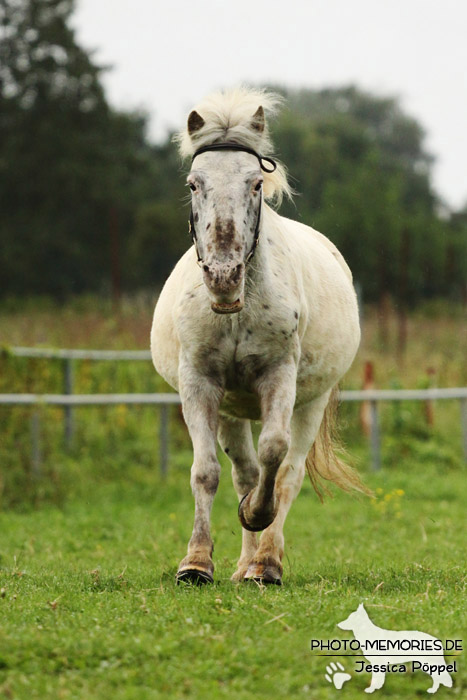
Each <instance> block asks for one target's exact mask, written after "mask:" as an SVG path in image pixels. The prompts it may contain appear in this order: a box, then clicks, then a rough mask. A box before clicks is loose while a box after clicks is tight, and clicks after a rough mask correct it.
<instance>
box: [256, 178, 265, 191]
mask: <svg viewBox="0 0 467 700" xmlns="http://www.w3.org/2000/svg"><path fill="white" fill-rule="evenodd" d="M262 185H263V181H262V180H260V181H259V182H257V183H256V185H255V187H254V190H255V192H259V191H260V189H261V187H262Z"/></svg>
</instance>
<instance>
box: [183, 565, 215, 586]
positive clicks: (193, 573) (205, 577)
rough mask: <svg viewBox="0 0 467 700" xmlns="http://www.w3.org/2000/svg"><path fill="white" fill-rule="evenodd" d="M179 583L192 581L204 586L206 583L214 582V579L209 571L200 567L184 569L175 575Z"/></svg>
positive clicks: (193, 583) (194, 583)
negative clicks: (201, 569) (200, 569)
mask: <svg viewBox="0 0 467 700" xmlns="http://www.w3.org/2000/svg"><path fill="white" fill-rule="evenodd" d="M175 580H176V582H177V585H180V584H181V583H191V584H192V585H193V586H204V584H205V583H214V579H213V577H212V576H211V574H208V573H207V571H199V570H198V569H183V571H179V572H178V573H177V575H176V577H175Z"/></svg>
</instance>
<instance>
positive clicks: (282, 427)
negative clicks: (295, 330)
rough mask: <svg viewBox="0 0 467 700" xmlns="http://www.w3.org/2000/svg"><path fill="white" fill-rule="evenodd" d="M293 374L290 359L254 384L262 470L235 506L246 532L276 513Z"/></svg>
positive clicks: (286, 446)
mask: <svg viewBox="0 0 467 700" xmlns="http://www.w3.org/2000/svg"><path fill="white" fill-rule="evenodd" d="M296 371H297V370H296V366H295V362H294V361H293V359H292V358H291V359H290V361H288V362H287V363H286V364H282V365H279V366H277V367H274V368H273V369H270V370H269V371H268V372H267V373H265V374H264V375H263V376H262V377H261V378H260V379H259V380H258V382H257V384H256V390H257V392H258V396H259V398H260V402H261V419H262V423H263V428H262V430H261V434H260V437H259V441H258V458H259V462H260V465H261V469H260V474H259V480H258V485H257V486H256V487H255V488H254V489H252V490H251V491H250V492H249V493H248V494H247V495H246V496H245V497H244V498H243V499H242V501H241V502H240V505H239V507H238V516H239V518H240V522H241V523H242V526H243V527H244V528H245V529H246V530H252V531H253V532H257V531H259V530H264V529H265V528H266V527H268V525H270V524H271V523H272V521H273V520H274V518H275V516H276V513H277V503H276V499H275V497H274V486H275V481H276V474H277V472H278V469H279V467H280V465H281V463H282V460H283V459H284V457H285V455H286V454H287V451H288V449H289V445H290V420H291V417H292V412H293V407H294V403H295V384H296Z"/></svg>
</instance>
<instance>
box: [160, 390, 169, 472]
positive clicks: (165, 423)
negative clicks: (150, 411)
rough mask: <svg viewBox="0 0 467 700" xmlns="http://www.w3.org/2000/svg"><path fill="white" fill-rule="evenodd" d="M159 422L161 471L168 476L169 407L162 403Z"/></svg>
mask: <svg viewBox="0 0 467 700" xmlns="http://www.w3.org/2000/svg"><path fill="white" fill-rule="evenodd" d="M160 411H161V413H160V423H159V459H160V472H161V476H162V477H164V478H165V477H166V476H167V471H168V466H169V407H168V405H167V404H165V403H163V404H161V408H160Z"/></svg>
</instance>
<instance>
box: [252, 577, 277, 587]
mask: <svg viewBox="0 0 467 700" xmlns="http://www.w3.org/2000/svg"><path fill="white" fill-rule="evenodd" d="M245 581H254V582H255V583H259V584H262V585H263V586H282V581H281V579H280V578H267V577H263V576H255V577H254V578H246V579H245Z"/></svg>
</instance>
